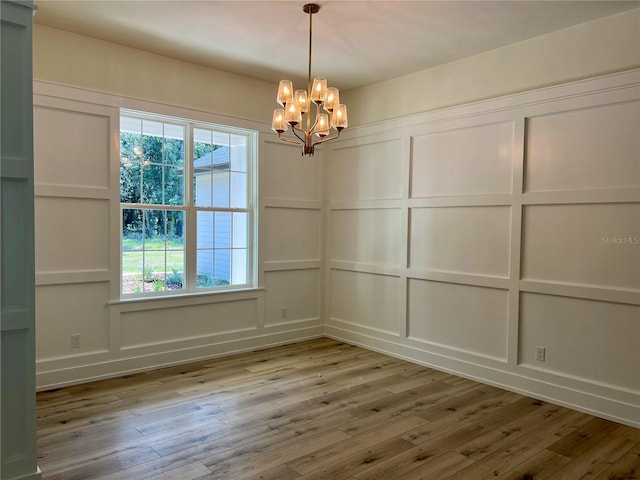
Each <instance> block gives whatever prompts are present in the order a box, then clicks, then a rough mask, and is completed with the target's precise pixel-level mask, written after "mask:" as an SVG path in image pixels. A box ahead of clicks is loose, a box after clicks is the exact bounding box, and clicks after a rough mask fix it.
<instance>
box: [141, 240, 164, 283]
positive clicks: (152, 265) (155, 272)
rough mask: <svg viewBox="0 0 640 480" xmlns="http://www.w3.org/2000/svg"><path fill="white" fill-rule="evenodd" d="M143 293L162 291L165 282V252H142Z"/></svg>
mask: <svg viewBox="0 0 640 480" xmlns="http://www.w3.org/2000/svg"><path fill="white" fill-rule="evenodd" d="M142 279H143V291H145V292H153V291H159V290H164V282H165V251H164V250H158V251H149V250H145V252H144V269H143V277H142Z"/></svg>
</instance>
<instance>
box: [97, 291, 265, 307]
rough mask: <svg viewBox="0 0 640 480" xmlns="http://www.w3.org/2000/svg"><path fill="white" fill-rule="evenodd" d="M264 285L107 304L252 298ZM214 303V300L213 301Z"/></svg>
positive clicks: (114, 301)
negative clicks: (214, 298) (213, 298)
mask: <svg viewBox="0 0 640 480" xmlns="http://www.w3.org/2000/svg"><path fill="white" fill-rule="evenodd" d="M263 291H264V287H252V288H239V289H237V290H217V291H208V292H189V293H177V294H173V295H161V296H157V297H132V298H120V299H118V300H110V301H108V302H107V305H131V304H136V303H148V302H171V301H172V300H173V301H176V300H189V299H194V300H195V299H198V300H200V299H207V298H209V299H211V298H212V297H218V299H217V300H216V301H220V302H224V301H229V300H236V299H237V297H238V296H241V297H244V298H252V297H254V296H255V295H252V294H253V293H257V292H263ZM211 303H214V302H211Z"/></svg>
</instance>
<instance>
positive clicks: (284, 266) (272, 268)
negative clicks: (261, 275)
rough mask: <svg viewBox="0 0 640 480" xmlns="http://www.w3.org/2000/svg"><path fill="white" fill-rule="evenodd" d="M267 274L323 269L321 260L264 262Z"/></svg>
mask: <svg viewBox="0 0 640 480" xmlns="http://www.w3.org/2000/svg"><path fill="white" fill-rule="evenodd" d="M263 266H264V271H265V272H282V271H288V270H317V269H319V268H321V267H322V261H321V260H319V259H310V260H285V261H277V262H276V261H272V262H263Z"/></svg>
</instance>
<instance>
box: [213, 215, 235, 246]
mask: <svg viewBox="0 0 640 480" xmlns="http://www.w3.org/2000/svg"><path fill="white" fill-rule="evenodd" d="M214 225H215V230H214V233H215V247H216V248H229V247H231V213H229V212H216V217H215V224H214Z"/></svg>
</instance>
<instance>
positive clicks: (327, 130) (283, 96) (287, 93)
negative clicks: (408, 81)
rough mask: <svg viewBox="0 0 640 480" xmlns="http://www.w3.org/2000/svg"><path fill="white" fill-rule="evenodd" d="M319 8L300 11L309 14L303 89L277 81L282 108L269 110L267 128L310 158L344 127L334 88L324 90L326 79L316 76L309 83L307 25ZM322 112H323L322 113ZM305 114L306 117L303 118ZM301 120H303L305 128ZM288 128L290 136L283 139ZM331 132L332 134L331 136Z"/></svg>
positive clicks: (344, 115) (311, 6)
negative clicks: (321, 145) (297, 146)
mask: <svg viewBox="0 0 640 480" xmlns="http://www.w3.org/2000/svg"><path fill="white" fill-rule="evenodd" d="M319 10H320V6H319V5H316V4H315V3H308V4H306V5H305V6H304V7H303V8H302V11H304V13H308V14H309V70H308V75H307V89H306V90H295V91H294V89H293V83H292V82H291V80H280V85H279V86H278V96H277V99H276V100H277V102H278V103H279V104H280V105H282V108H276V109H275V110H274V111H273V120H272V122H271V129H272V130H273V131H274V132H276V133H277V134H278V138H279V139H280V140H282V141H283V142H287V143H294V144H296V145H301V146H302V153H301V155H309V156H310V157H311V156H313V150H314V147H315V146H316V145H318V144H320V143H323V142H328V141H329V140H333V139H335V138H338V137H339V136H340V132H341V131H342V130H343V129H345V128H347V126H348V123H347V107H346V105H343V104H341V103H340V92H339V91H338V89H337V88H335V87H328V88H327V79H326V78H322V77H316V78H314V79H313V84H312V83H311V25H312V17H313V14H314V13H318V11H319ZM311 103H313V104H314V105H315V118H314V119H313V123H311V122H312V120H311ZM323 109H324V111H325V112H326V113H324V112H323ZM305 115H306V118H305ZM303 120H306V126H305V125H304V122H303ZM289 127H291V132H292V134H293V135H292V136H291V135H289V136H286V137H285V136H283V135H282V134H283V133H285V132H286V131H287V130H288V129H289ZM331 129H334V130H335V133H333V135H331ZM316 137H317V138H316Z"/></svg>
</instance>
